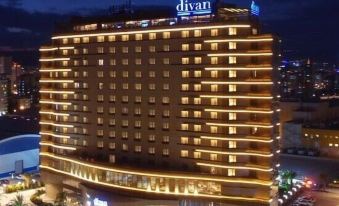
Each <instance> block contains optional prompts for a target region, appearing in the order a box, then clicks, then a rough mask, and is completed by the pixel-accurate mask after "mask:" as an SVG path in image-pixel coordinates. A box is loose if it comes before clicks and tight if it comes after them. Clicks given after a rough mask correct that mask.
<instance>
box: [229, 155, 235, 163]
mask: <svg viewBox="0 0 339 206" xmlns="http://www.w3.org/2000/svg"><path fill="white" fill-rule="evenodd" d="M228 162H229V163H234V162H237V156H235V155H230V156H228Z"/></svg>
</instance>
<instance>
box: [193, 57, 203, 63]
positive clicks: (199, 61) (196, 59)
mask: <svg viewBox="0 0 339 206" xmlns="http://www.w3.org/2000/svg"><path fill="white" fill-rule="evenodd" d="M201 62H202V58H201V57H194V64H201Z"/></svg>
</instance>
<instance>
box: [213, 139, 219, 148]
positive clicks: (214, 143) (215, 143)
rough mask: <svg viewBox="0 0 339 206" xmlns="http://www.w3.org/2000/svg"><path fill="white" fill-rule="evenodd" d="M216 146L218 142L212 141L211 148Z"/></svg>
mask: <svg viewBox="0 0 339 206" xmlns="http://www.w3.org/2000/svg"><path fill="white" fill-rule="evenodd" d="M217 146H218V140H215V139H212V140H211V147H217Z"/></svg>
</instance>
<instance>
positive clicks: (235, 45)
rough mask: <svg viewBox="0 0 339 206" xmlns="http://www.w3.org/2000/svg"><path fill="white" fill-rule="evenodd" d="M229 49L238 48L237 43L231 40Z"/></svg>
mask: <svg viewBox="0 0 339 206" xmlns="http://www.w3.org/2000/svg"><path fill="white" fill-rule="evenodd" d="M228 49H237V43H236V42H229V43H228Z"/></svg>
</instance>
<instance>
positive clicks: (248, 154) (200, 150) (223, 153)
mask: <svg viewBox="0 0 339 206" xmlns="http://www.w3.org/2000/svg"><path fill="white" fill-rule="evenodd" d="M196 151H197V152H203V153H210V154H221V155H237V156H257V157H273V154H272V153H267V152H266V153H264V152H262V153H258V152H224V151H213V150H203V149H197V150H196Z"/></svg>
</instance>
